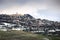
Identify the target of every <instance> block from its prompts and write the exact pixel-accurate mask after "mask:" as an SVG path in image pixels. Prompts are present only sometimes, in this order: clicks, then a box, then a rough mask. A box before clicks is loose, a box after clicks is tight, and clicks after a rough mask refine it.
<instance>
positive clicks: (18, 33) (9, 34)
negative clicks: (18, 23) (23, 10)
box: [0, 31, 44, 40]
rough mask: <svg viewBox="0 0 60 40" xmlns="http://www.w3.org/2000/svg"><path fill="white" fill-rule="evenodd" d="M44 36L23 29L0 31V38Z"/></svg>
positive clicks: (24, 39)
mask: <svg viewBox="0 0 60 40" xmlns="http://www.w3.org/2000/svg"><path fill="white" fill-rule="evenodd" d="M43 38H44V36H42V35H38V34H32V33H27V32H23V31H10V32H3V31H0V40H42V39H43Z"/></svg>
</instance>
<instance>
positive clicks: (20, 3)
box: [0, 0, 60, 21]
mask: <svg viewBox="0 0 60 40" xmlns="http://www.w3.org/2000/svg"><path fill="white" fill-rule="evenodd" d="M16 12H17V13H19V14H30V15H32V16H33V17H35V18H41V19H48V20H52V21H60V0H0V14H16Z"/></svg>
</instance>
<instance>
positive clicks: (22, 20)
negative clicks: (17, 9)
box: [0, 14, 60, 35]
mask: <svg viewBox="0 0 60 40" xmlns="http://www.w3.org/2000/svg"><path fill="white" fill-rule="evenodd" d="M59 26H60V23H58V22H54V21H49V20H45V19H43V20H41V19H35V18H34V17H32V16H31V15H29V14H24V15H23V16H21V15H17V14H16V15H0V30H1V31H11V30H22V31H27V32H32V33H42V34H48V35H51V34H56V35H57V34H60V28H59Z"/></svg>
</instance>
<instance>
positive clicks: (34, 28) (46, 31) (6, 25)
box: [0, 23, 60, 35]
mask: <svg viewBox="0 0 60 40" xmlns="http://www.w3.org/2000/svg"><path fill="white" fill-rule="evenodd" d="M0 30H1V31H11V30H17V31H20V30H22V31H27V32H32V33H39V34H40V33H41V34H48V35H52V34H56V35H58V34H60V29H58V28H55V29H50V28H47V27H44V26H40V27H37V26H36V25H32V26H31V27H28V26H22V25H17V24H10V23H2V24H0Z"/></svg>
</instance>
